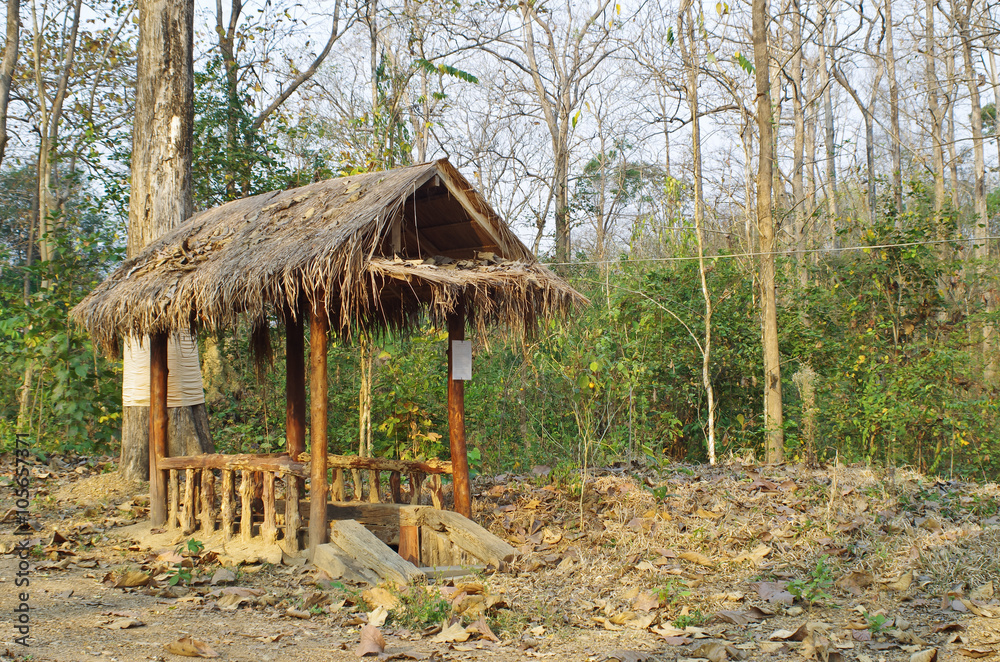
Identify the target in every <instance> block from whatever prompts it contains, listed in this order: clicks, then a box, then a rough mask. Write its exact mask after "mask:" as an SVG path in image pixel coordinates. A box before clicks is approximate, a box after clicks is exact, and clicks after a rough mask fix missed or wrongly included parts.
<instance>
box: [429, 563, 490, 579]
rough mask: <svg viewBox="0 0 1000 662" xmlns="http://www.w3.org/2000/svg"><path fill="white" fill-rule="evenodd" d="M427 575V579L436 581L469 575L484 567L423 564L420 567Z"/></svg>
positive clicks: (484, 567)
mask: <svg viewBox="0 0 1000 662" xmlns="http://www.w3.org/2000/svg"><path fill="white" fill-rule="evenodd" d="M420 569H421V570H422V571H423V573H424V574H425V575H426V576H427V581H429V582H437V581H442V580H446V579H458V578H459V577H471V576H473V575H474V574H475V573H477V572H481V571H483V570H485V569H486V566H484V565H438V566H425V567H421V568H420Z"/></svg>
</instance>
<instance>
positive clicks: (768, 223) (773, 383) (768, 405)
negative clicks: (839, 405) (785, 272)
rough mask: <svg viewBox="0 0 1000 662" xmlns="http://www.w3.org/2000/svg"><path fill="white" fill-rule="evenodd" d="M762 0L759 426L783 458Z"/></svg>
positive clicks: (758, 59) (774, 454) (770, 457)
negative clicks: (761, 379)
mask: <svg viewBox="0 0 1000 662" xmlns="http://www.w3.org/2000/svg"><path fill="white" fill-rule="evenodd" d="M769 21H770V16H769V14H768V2H767V0H753V30H752V32H753V59H754V70H755V71H754V73H755V77H756V83H757V132H758V134H759V136H760V160H759V162H758V164H757V231H758V233H759V234H760V252H761V255H760V288H761V326H762V334H761V335H762V341H763V342H762V344H763V349H764V427H765V431H766V434H767V461H768V462H770V463H778V462H782V461H783V460H784V446H785V442H784V428H783V423H784V422H783V420H782V409H781V365H780V362H779V358H780V357H779V353H778V315H777V297H776V292H775V283H774V247H775V236H774V235H775V226H774V217H773V215H772V213H771V181H772V180H771V178H772V172H773V167H774V154H773V152H772V142H771V140H772V138H771V89H770V88H771V85H770V81H769V80H768V78H769V76H768V73H769V71H770V68H769V62H770V46H769V43H768V23H769Z"/></svg>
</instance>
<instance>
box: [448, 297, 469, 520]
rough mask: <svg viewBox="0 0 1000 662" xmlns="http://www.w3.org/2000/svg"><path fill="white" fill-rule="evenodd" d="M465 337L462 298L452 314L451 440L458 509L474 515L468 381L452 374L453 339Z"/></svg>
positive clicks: (449, 345)
mask: <svg viewBox="0 0 1000 662" xmlns="http://www.w3.org/2000/svg"><path fill="white" fill-rule="evenodd" d="M455 340H465V302H464V301H460V302H459V303H458V305H456V306H455V310H454V312H452V313H451V314H449V315H448V439H449V441H450V443H451V467H452V479H453V481H454V487H455V512H456V513H458V514H459V515H464V516H466V517H472V498H471V496H470V493H469V455H468V452H467V451H466V448H465V383H464V382H462V381H461V380H457V379H453V378H452V371H453V368H454V360H453V359H454V357H453V356H452V354H453V352H452V342H454V341H455Z"/></svg>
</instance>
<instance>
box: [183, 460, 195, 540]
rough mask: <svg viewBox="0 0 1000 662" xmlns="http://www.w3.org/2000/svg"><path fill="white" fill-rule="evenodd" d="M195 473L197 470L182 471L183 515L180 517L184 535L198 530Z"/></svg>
mask: <svg viewBox="0 0 1000 662" xmlns="http://www.w3.org/2000/svg"><path fill="white" fill-rule="evenodd" d="M197 471H198V470H197V469H185V470H184V473H185V480H184V508H183V511H184V514H183V515H182V516H181V531H182V532H183V533H184V535H188V534H189V533H194V530H195V529H197V528H198V524H197V522H196V520H195V515H196V510H197V508H198V497H197V495H196V492H197V491H198V488H197V487H196V485H197V481H196V480H195V473H196V472H197Z"/></svg>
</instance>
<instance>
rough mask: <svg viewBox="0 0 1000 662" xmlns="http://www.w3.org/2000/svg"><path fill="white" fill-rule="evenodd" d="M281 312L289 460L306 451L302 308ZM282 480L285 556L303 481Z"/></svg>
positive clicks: (292, 548) (293, 544)
mask: <svg viewBox="0 0 1000 662" xmlns="http://www.w3.org/2000/svg"><path fill="white" fill-rule="evenodd" d="M292 312H293V311H291V310H287V311H285V448H286V449H287V450H288V455H289V456H290V457H291V458H292V459H293V460H298V459H299V453H303V452H305V450H306V367H305V331H304V328H305V324H304V323H303V321H302V308H301V306H300V307H299V310H297V311H294V312H295V313H296V314H295V315H293V314H292ZM284 480H285V544H286V546H287V548H288V551H289V552H297V551H298V550H299V535H298V531H299V526H301V524H302V516H301V515H300V514H299V496H300V494H301V491H302V487H303V485H304V481H303V480H302V479H300V478H298V477H297V476H294V475H292V474H286V475H285V477H284Z"/></svg>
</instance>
